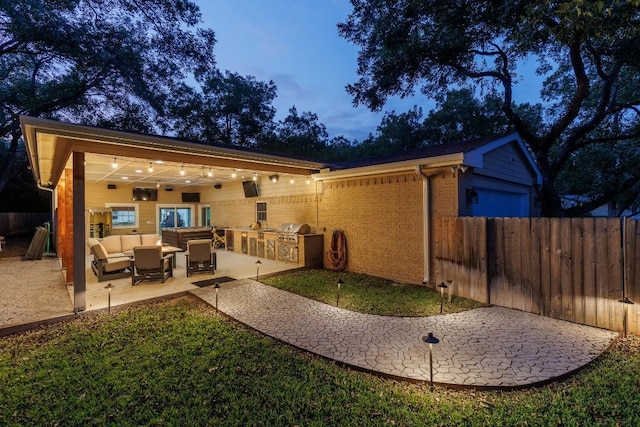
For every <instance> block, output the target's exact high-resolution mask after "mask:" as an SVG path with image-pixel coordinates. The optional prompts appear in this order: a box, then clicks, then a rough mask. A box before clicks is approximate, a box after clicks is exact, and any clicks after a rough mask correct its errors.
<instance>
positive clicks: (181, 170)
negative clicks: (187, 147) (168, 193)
mask: <svg viewBox="0 0 640 427" xmlns="http://www.w3.org/2000/svg"><path fill="white" fill-rule="evenodd" d="M185 173H186V172H185V171H184V165H182V167H181V168H180V175H182V176H184V174H185Z"/></svg>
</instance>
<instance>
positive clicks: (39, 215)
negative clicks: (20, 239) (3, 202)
mask: <svg viewBox="0 0 640 427" xmlns="http://www.w3.org/2000/svg"><path fill="white" fill-rule="evenodd" d="M48 220H49V213H46V212H0V236H9V235H11V234H19V233H31V232H34V231H35V228H36V227H37V226H39V225H42V224H44V222H45V221H48Z"/></svg>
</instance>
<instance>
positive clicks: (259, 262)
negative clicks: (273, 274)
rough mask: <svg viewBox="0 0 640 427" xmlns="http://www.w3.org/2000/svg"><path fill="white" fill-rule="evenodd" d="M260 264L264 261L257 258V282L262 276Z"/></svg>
mask: <svg viewBox="0 0 640 427" xmlns="http://www.w3.org/2000/svg"><path fill="white" fill-rule="evenodd" d="M260 264H262V261H260V260H257V261H256V282H258V281H260V279H259V277H260Z"/></svg>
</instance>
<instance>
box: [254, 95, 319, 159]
mask: <svg viewBox="0 0 640 427" xmlns="http://www.w3.org/2000/svg"><path fill="white" fill-rule="evenodd" d="M328 139H329V135H328V134H327V129H326V127H325V126H324V125H323V124H322V123H320V122H319V121H318V115H317V114H314V113H311V112H309V111H307V112H303V113H302V114H298V110H297V109H296V107H295V106H293V107H291V108H290V109H289V115H288V116H287V117H285V118H284V120H280V121H279V122H278V123H277V124H276V127H275V130H274V132H273V134H272V136H271V137H270V138H268V139H266V140H264V141H263V142H262V143H261V145H260V146H259V148H261V149H264V150H269V151H275V152H280V153H288V154H292V155H296V156H302V157H305V158H310V159H321V158H323V155H324V154H325V151H326V149H327V140H328Z"/></svg>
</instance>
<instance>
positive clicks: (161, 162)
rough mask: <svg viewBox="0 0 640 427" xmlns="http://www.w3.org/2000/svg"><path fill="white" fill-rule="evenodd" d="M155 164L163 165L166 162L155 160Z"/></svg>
mask: <svg viewBox="0 0 640 427" xmlns="http://www.w3.org/2000/svg"><path fill="white" fill-rule="evenodd" d="M153 163H155V164H156V165H163V164H164V162H163V161H162V160H155V161H154V162H153Z"/></svg>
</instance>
